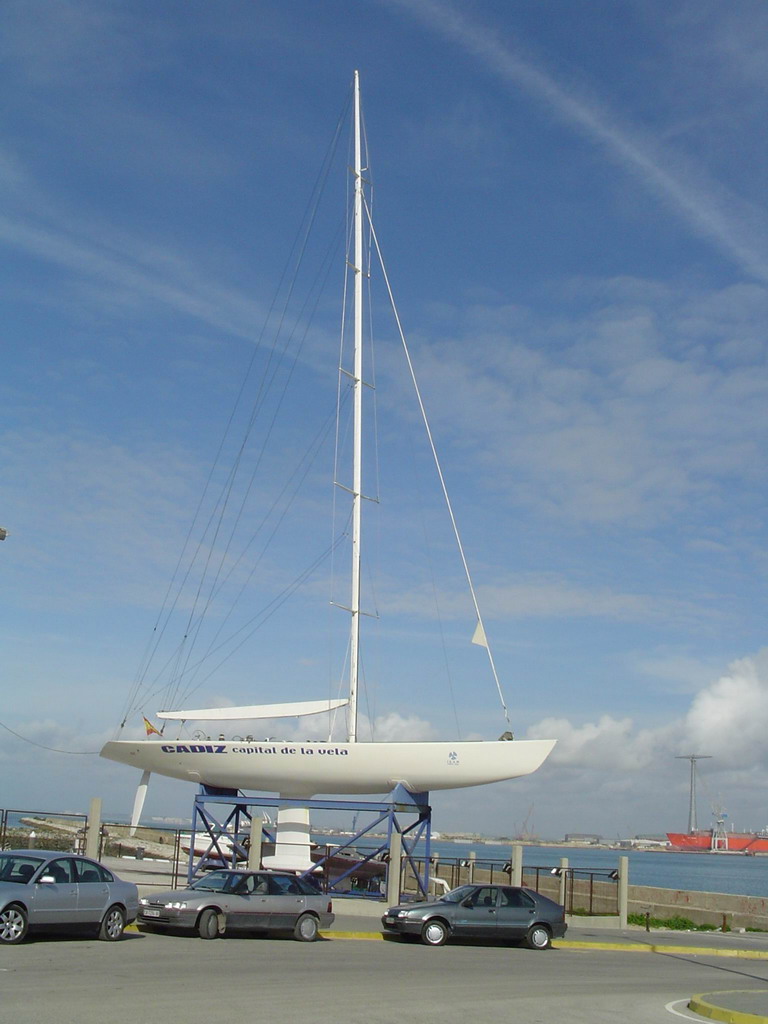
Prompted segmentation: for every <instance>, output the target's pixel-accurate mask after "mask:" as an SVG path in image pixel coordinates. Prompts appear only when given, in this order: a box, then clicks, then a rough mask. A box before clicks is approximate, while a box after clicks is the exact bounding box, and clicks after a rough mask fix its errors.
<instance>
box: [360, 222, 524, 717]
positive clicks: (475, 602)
mask: <svg viewBox="0 0 768 1024" xmlns="http://www.w3.org/2000/svg"><path fill="white" fill-rule="evenodd" d="M365 211H366V216H367V218H368V224H369V225H370V231H371V238H372V239H373V243H374V245H375V247H376V253H377V256H378V259H379V266H380V267H381V272H382V276H383V278H384V284H385V285H386V289H387V294H388V296H389V302H390V306H391V307H392V314H393V316H394V318H395V324H396V326H397V330H398V334H399V335H400V341H401V343H402V346H403V351H404V352H405V358H406V362H407V363H408V370H409V373H410V376H411V382H412V383H413V387H414V390H415V392H416V399H417V401H418V403H419V409H420V411H421V418H422V421H423V423H424V428H425V430H426V432H427V439H428V441H429V447H430V449H431V452H432V459H433V462H434V464H435V469H436V470H437V475H438V478H439V480H440V486H441V488H442V491H443V498H444V500H445V503H446V507H447V509H448V515H449V517H450V520H451V525H452V527H453V535H454V537H455V538H456V544H457V546H458V549H459V555H460V557H461V562H462V565H463V566H464V575H465V576H466V579H467V583H468V585H469V592H470V595H471V597H472V603H473V605H474V608H475V615H476V616H477V623H478V626H479V627H480V629H481V630H482V635H483V636H485V635H486V634H485V626H484V623H483V617H482V615H481V613H480V605H479V603H478V600H477V594H476V593H475V587H474V584H473V583H472V575H471V573H470V571H469V564H468V562H467V558H466V555H465V553H464V545H463V544H462V542H461V537H460V535H459V529H458V525H457V523H456V517H455V516H454V513H453V505H452V504H451V499H450V496H449V494H448V488H447V486H446V483H445V477H444V476H443V470H442V466H441V465H440V459H439V457H438V454H437V449H436V447H435V442H434V438H433V436H432V430H431V428H430V425H429V420H428V419H427V411H426V408H425V406H424V401H423V399H422V396H421V389H420V388H419V383H418V381H417V379H416V372H415V370H414V367H413V363H412V361H411V354H410V352H409V350H408V343H407V341H406V338H405V332H404V331H403V326H402V322H401V320H400V314H399V313H398V310H397V306H396V304H395V297H394V294H393V292H392V286H391V284H390V281H389V275H388V274H387V268H386V266H385V265H384V257H383V255H382V252H381V247H380V246H379V240H378V237H377V235H376V229H375V228H374V226H373V221H372V220H371V214H370V210H369V209H368V206H367V204H366V205H365ZM483 646H485V649H486V651H487V652H488V661H489V662H490V666H491V672H492V674H493V678H494V681H495V683H496V690H497V692H498V695H499V700H500V701H501V707H502V710H503V711H504V718H505V720H506V722H507V723H508V724H509V709H508V708H507V704H506V701H505V700H504V692H503V690H502V688H501V682H500V681H499V676H498V673H497V672H496V664H495V662H494V660H493V654H492V653H491V648H490V646H489V645H488V643H487V641H486V643H485V644H484V645H483Z"/></svg>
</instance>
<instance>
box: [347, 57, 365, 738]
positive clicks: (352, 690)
mask: <svg viewBox="0 0 768 1024" xmlns="http://www.w3.org/2000/svg"><path fill="white" fill-rule="evenodd" d="M354 92H355V166H354V175H355V200H354V232H355V253H354V265H353V267H352V270H353V273H354V275H355V287H354V325H355V326H354V331H355V333H354V353H355V355H354V369H353V377H352V389H353V392H352V393H353V399H354V402H353V408H354V439H353V457H352V597H351V601H350V606H349V607H350V610H351V612H352V627H351V635H350V642H349V710H348V737H349V741H350V743H354V742H355V741H356V740H357V682H358V669H359V662H360V566H361V552H360V535H361V518H362V516H361V511H362V509H361V506H362V500H363V495H362V492H363V486H362V478H363V469H362V463H363V441H362V438H363V168H362V155H361V149H362V147H361V140H360V76H359V73H358V72H357V71H355V84H354Z"/></svg>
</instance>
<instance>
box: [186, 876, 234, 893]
mask: <svg viewBox="0 0 768 1024" xmlns="http://www.w3.org/2000/svg"><path fill="white" fill-rule="evenodd" d="M239 881H240V876H239V875H235V874H233V873H232V872H231V871H211V872H210V874H207V875H203V877H202V878H198V879H196V880H195V881H194V882H192V884H191V885H190V887H189V888H190V889H202V890H203V892H229V891H230V889H231V888H232V886H233V885H236V884H237V883H238V882H239Z"/></svg>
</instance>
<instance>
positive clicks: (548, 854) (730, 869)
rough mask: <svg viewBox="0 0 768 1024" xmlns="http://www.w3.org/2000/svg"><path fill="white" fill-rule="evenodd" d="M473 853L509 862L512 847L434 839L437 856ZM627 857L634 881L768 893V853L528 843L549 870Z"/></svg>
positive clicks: (605, 866) (527, 859) (606, 864)
mask: <svg viewBox="0 0 768 1024" xmlns="http://www.w3.org/2000/svg"><path fill="white" fill-rule="evenodd" d="M471 851H474V854H475V857H476V859H477V862H478V863H480V862H482V861H484V860H492V861H495V862H498V861H508V860H509V858H510V856H511V846H507V845H495V844H490V843H489V844H485V843H451V842H445V841H442V840H433V842H432V854H433V855H434V854H437V855H438V856H439V858H440V860H445V861H449V860H453V859H457V858H458V859H461V860H465V859H467V858H468V856H469V854H470V852H471ZM623 856H626V857H628V858H629V882H630V885H652V886H658V887H659V888H661V889H690V890H693V891H695V892H727V893H736V894H738V895H742V896H768V856H766V857H750V856H746V855H744V854H722V853H670V852H667V851H664V850H658V851H656V850H623V849H619V850H606V849H604V848H599V849H598V848H595V847H589V846H587V847H584V846H576V847H574V846H525V847H524V849H523V867H524V868H535V867H538V868H543V869H547V870H549V869H551V868H554V867H559V865H560V860H561V858H563V857H566V858H567V859H568V866H569V867H572V868H579V869H582V870H594V871H600V872H603V871H612V870H614V869H615V868H617V867H618V864H619V857H623Z"/></svg>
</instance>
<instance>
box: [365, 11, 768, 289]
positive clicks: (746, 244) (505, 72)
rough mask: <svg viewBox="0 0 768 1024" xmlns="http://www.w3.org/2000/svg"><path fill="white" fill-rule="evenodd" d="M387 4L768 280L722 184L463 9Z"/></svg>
mask: <svg viewBox="0 0 768 1024" xmlns="http://www.w3.org/2000/svg"><path fill="white" fill-rule="evenodd" d="M383 2H384V3H385V5H387V6H390V7H399V8H401V9H402V10H404V11H406V12H407V13H408V14H409V15H411V16H412V17H413V18H415V19H417V20H418V21H421V22H422V23H423V24H424V25H425V26H426V27H427V28H428V29H430V30H431V31H432V32H434V33H435V34H438V35H441V36H443V37H444V38H446V39H449V40H450V41H451V42H453V43H456V44H457V45H458V46H459V47H461V48H462V49H463V50H465V51H466V52H467V53H469V54H471V55H472V56H474V57H476V58H478V59H479V61H480V62H481V63H482V64H483V65H484V66H485V67H486V69H487V70H489V71H491V72H492V73H493V74H494V75H495V76H496V77H497V78H499V79H501V80H502V81H504V82H506V83H507V84H511V85H515V86H517V87H519V88H522V89H523V90H524V91H525V92H527V93H528V94H529V95H530V96H533V97H535V98H536V99H538V100H539V101H540V102H542V103H543V104H545V105H546V106H547V107H549V109H550V110H551V111H552V112H553V113H554V114H556V115H557V116H558V117H559V118H560V119H561V120H563V121H565V122H566V123H567V124H568V125H570V126H571V127H572V128H575V129H577V130H578V131H580V132H581V133H582V134H583V135H586V136H588V137H589V138H591V139H593V140H594V141H597V142H599V143H601V144H602V145H603V146H604V147H605V148H606V150H607V151H608V152H609V153H610V154H611V155H612V156H613V158H614V159H615V161H616V162H617V163H619V164H621V165H622V166H623V167H624V168H625V169H626V170H628V171H629V172H631V173H632V174H634V175H635V177H638V178H640V179H641V180H642V181H643V183H644V184H645V185H646V186H647V187H648V188H651V189H652V190H653V191H655V192H656V193H657V194H658V195H660V196H662V197H663V198H664V199H665V200H666V201H667V202H668V203H669V205H670V206H672V207H673V208H675V209H676V210H677V212H678V214H679V215H680V216H681V217H682V218H683V219H684V220H686V221H687V222H688V224H689V225H690V226H691V227H693V228H694V229H695V230H696V231H697V232H698V233H699V234H700V235H705V236H707V237H708V238H709V239H710V240H712V241H713V242H715V243H716V244H717V246H718V248H719V249H720V250H721V252H723V253H725V254H727V255H728V256H729V257H730V258H731V259H732V260H734V261H735V262H736V263H738V264H739V266H740V267H741V269H742V270H744V271H746V272H747V273H748V274H750V275H751V276H753V277H756V278H758V279H759V280H761V281H768V251H767V247H766V242H765V239H764V238H763V237H762V235H761V234H756V235H755V237H754V238H753V239H750V238H749V237H748V236H749V235H751V234H753V230H754V229H753V224H754V220H755V219H756V218H755V214H754V212H752V213H751V214H750V212H749V211H744V212H743V213H738V212H736V211H734V210H733V207H734V206H736V205H740V206H742V207H743V206H744V205H746V204H743V203H742V201H740V200H737V199H735V198H732V197H729V196H726V195H724V192H725V190H724V189H723V188H722V187H721V186H717V185H714V184H711V183H707V182H705V181H704V180H703V175H702V174H701V172H700V171H697V172H696V178H697V179H698V184H694V183H693V180H692V170H691V168H684V169H683V168H682V167H677V168H676V167H674V166H673V164H674V163H675V160H673V159H672V158H671V157H670V156H669V155H668V154H664V153H662V152H661V151H659V149H658V147H657V146H656V145H655V144H654V143H653V142H651V141H650V140H648V139H644V138H642V137H641V134H640V132H638V131H633V130H632V129H631V128H629V127H627V126H624V125H620V124H619V123H618V120H617V118H616V116H615V115H613V114H612V113H611V112H610V111H609V110H608V109H607V108H606V107H604V106H603V105H601V104H599V103H597V102H596V101H595V100H593V99H586V98H584V97H579V96H578V95H576V94H575V92H574V91H573V89H572V88H571V87H570V86H569V88H568V89H567V90H566V89H565V88H564V87H563V86H561V85H559V84H558V83H557V82H556V81H555V79H554V78H553V77H552V76H551V75H549V74H548V73H547V72H546V71H543V70H542V69H541V68H539V67H537V66H535V65H534V64H533V63H532V62H531V61H530V60H526V59H524V58H522V57H521V56H520V55H519V54H517V53H515V52H514V51H513V49H512V47H511V45H510V43H509V42H507V41H506V40H505V39H503V38H502V36H501V34H500V33H498V32H496V31H494V30H492V29H490V28H487V27H485V26H483V25H480V24H478V23H477V22H475V21H473V20H472V18H471V17H468V16H467V14H466V13H465V12H464V11H459V10H457V9H456V8H455V7H453V6H451V5H450V4H448V3H445V2H440V0H383ZM678 162H679V161H678ZM718 193H719V195H718ZM758 216H760V217H762V216H763V212H762V211H760V214H759V215H758Z"/></svg>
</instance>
